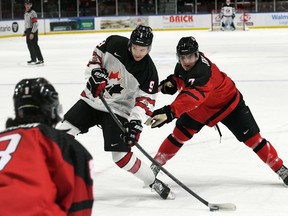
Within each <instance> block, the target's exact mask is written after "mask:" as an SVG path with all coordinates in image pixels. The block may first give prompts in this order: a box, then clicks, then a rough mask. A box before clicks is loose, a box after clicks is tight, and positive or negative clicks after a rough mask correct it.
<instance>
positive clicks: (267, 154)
mask: <svg viewBox="0 0 288 216" xmlns="http://www.w3.org/2000/svg"><path fill="white" fill-rule="evenodd" d="M245 144H246V145H247V146H248V147H250V148H252V149H253V151H254V152H255V153H256V154H257V155H258V157H259V158H260V159H261V160H262V161H263V162H264V163H266V164H267V165H268V166H269V167H270V168H271V169H272V170H273V171H277V170H279V169H280V168H281V166H282V165H283V161H282V160H281V159H280V158H279V157H278V154H277V151H276V150H275V148H274V147H273V146H272V145H271V143H270V142H269V141H267V140H266V139H263V138H262V137H261V136H260V134H259V133H258V134H256V135H255V136H253V137H251V138H250V139H248V140H247V141H246V142H245Z"/></svg>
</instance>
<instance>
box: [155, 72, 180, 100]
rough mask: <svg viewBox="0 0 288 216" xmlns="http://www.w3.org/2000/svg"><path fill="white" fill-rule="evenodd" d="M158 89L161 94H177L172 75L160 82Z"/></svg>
mask: <svg viewBox="0 0 288 216" xmlns="http://www.w3.org/2000/svg"><path fill="white" fill-rule="evenodd" d="M159 88H160V89H161V92H162V93H163V94H170V95H173V94H175V93H176V92H177V84H176V82H175V80H174V79H173V74H171V75H169V76H168V77H167V78H166V79H165V80H162V81H161V82H160V85H159Z"/></svg>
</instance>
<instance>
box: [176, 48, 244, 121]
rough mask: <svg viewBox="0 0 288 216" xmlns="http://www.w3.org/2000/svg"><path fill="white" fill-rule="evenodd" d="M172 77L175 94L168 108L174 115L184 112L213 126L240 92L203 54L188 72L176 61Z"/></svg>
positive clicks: (224, 114) (233, 104) (232, 106)
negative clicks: (174, 82) (175, 88)
mask: <svg viewBox="0 0 288 216" xmlns="http://www.w3.org/2000/svg"><path fill="white" fill-rule="evenodd" d="M174 79H175V81H176V83H177V89H178V90H179V94H178V95H177V97H176V98H175V100H174V101H173V103H172V104H171V110H172V112H173V113H174V114H175V115H176V117H178V118H179V117H180V116H181V115H182V114H183V113H186V114H188V115H189V116H191V117H192V118H193V119H194V120H196V121H198V122H200V123H203V124H206V125H209V126H214V125H215V124H216V123H217V122H219V121H221V120H223V118H225V117H226V116H227V115H228V114H229V113H230V112H231V111H232V110H233V109H234V108H235V107H236V106H237V104H238V103H239V100H240V93H239V91H238V90H237V88H236V86H235V84H234V82H233V81H232V80H231V79H230V78H229V77H228V76H227V75H226V74H225V73H224V72H222V71H220V70H219V68H218V67H217V66H216V65H215V64H214V63H212V62H211V61H210V60H209V59H208V58H206V57H205V56H204V54H203V53H200V56H199V59H198V61H197V62H196V64H195V66H194V67H193V68H192V69H190V70H189V71H185V70H184V69H183V68H182V66H181V64H180V63H177V64H176V67H175V70H174Z"/></svg>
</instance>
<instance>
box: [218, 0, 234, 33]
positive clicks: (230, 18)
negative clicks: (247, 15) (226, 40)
mask: <svg viewBox="0 0 288 216" xmlns="http://www.w3.org/2000/svg"><path fill="white" fill-rule="evenodd" d="M234 18H235V8H234V6H233V5H232V4H231V2H230V0H226V3H225V4H224V5H223V7H222V8H221V23H222V26H221V30H222V31H224V30H232V31H234V30H235V25H234Z"/></svg>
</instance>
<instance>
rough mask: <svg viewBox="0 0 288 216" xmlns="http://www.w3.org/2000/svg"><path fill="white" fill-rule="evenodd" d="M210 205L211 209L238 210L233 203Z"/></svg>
mask: <svg viewBox="0 0 288 216" xmlns="http://www.w3.org/2000/svg"><path fill="white" fill-rule="evenodd" d="M208 207H209V208H210V211H236V205H235V204H233V203H221V204H213V203H209V204H208Z"/></svg>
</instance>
